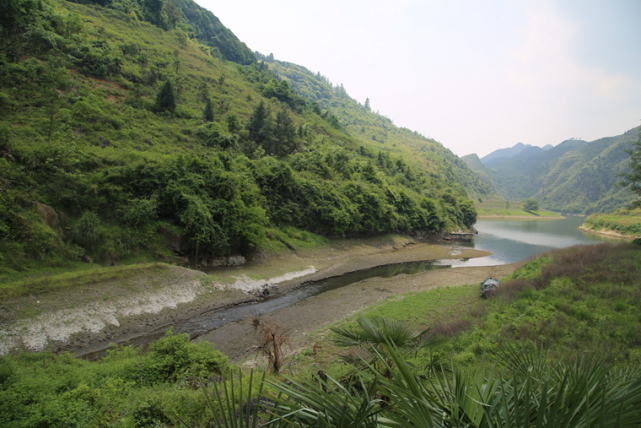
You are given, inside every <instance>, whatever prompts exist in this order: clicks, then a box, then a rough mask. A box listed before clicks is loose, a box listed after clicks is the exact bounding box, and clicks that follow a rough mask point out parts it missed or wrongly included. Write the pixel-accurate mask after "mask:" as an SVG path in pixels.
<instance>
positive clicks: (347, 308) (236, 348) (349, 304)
mask: <svg viewBox="0 0 641 428" xmlns="http://www.w3.org/2000/svg"><path fill="white" fill-rule="evenodd" d="M522 265H523V262H520V263H512V264H509V265H502V266H488V267H466V268H454V269H439V270H433V271H427V272H424V273H419V274H414V275H399V276H396V277H393V278H372V279H368V280H365V281H361V282H358V283H355V284H352V285H349V286H346V287H343V288H340V289H338V290H334V291H330V292H327V293H324V294H321V295H319V296H316V297H312V298H310V299H307V300H305V301H303V302H301V303H298V304H296V305H293V306H290V307H288V308H285V309H281V310H279V311H275V312H272V313H271V314H270V317H272V318H273V319H274V320H275V321H276V322H277V323H279V324H281V325H283V326H285V327H287V328H290V329H291V330H290V336H291V338H292V339H293V341H294V343H295V345H294V348H296V347H298V346H297V345H296V342H297V341H300V340H303V339H304V335H305V334H307V333H310V332H312V331H314V330H317V329H320V328H323V327H326V326H329V325H331V324H333V323H335V322H336V321H339V320H341V319H343V318H346V317H348V316H350V315H352V314H354V313H356V312H359V311H361V310H363V309H365V308H367V307H369V306H371V305H373V304H375V303H378V302H380V301H382V300H384V299H386V298H387V297H388V296H391V295H395V294H401V293H407V292H411V291H425V290H429V289H434V288H436V287H451V286H458V285H464V284H470V283H472V284H473V283H480V282H481V281H482V280H484V279H485V278H487V277H488V276H495V277H499V278H500V277H504V276H506V275H509V274H510V273H512V272H513V271H515V270H516V269H518V268H519V267H521V266H522ZM197 341H210V342H213V343H215V344H216V346H217V347H218V349H220V350H221V351H222V352H224V353H225V354H226V355H228V356H229V357H230V359H232V360H233V361H243V360H247V359H250V358H253V357H255V356H256V351H255V350H254V349H253V348H252V347H253V346H254V345H256V344H257V337H256V332H255V329H254V327H253V326H252V325H251V319H249V318H248V319H247V320H245V321H243V322H239V323H232V324H228V325H226V326H224V327H222V328H220V329H218V330H214V331H212V332H210V333H208V334H206V335H204V336H201V337H199V338H198V339H197Z"/></svg>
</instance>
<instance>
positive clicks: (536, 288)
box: [295, 244, 641, 377]
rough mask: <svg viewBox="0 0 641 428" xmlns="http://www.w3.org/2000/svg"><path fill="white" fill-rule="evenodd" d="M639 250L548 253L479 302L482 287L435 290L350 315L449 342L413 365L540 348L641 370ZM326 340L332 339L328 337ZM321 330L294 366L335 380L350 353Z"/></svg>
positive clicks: (468, 361)
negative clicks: (510, 348) (425, 332)
mask: <svg viewBox="0 0 641 428" xmlns="http://www.w3.org/2000/svg"><path fill="white" fill-rule="evenodd" d="M639 278H641V248H640V247H639V246H636V245H632V244H621V245H617V246H613V245H609V244H601V245H596V246H582V247H573V248H569V249H564V250H558V251H553V252H551V253H549V254H546V255H544V257H540V258H537V259H535V260H533V261H531V262H528V263H527V264H525V265H524V266H523V267H522V268H520V269H519V270H517V271H516V272H514V273H513V274H512V275H510V276H508V277H506V278H502V285H501V287H500V289H499V292H498V293H497V294H496V295H494V296H493V297H491V298H489V299H481V298H480V295H479V293H480V289H479V284H469V285H464V286H460V287H448V288H437V289H434V290H431V291H424V292H419V293H408V294H404V295H401V296H396V297H394V298H390V299H387V300H385V301H384V302H381V303H380V304H378V305H376V306H374V307H372V308H369V309H367V310H366V311H364V312H362V313H359V314H355V315H353V316H352V317H350V318H348V319H347V320H345V321H342V322H340V323H338V324H337V325H341V326H342V324H343V323H347V325H350V324H352V323H354V320H355V318H356V317H357V316H358V315H366V316H384V317H388V318H390V319H393V320H398V321H403V322H405V323H407V324H408V325H410V326H413V327H415V328H416V329H424V328H426V327H434V330H433V332H434V333H436V334H438V335H441V336H444V337H445V338H447V339H448V341H447V343H446V344H444V345H442V346H440V347H438V348H436V349H433V350H432V352H426V353H422V354H421V353H419V354H418V356H417V358H416V360H415V361H414V363H415V364H417V365H425V364H427V363H429V361H431V360H432V359H435V358H436V359H439V360H441V361H444V362H447V361H449V360H453V361H455V362H456V363H459V364H463V365H467V364H472V365H477V364H480V361H481V359H482V357H483V355H486V354H491V355H495V354H498V353H499V352H500V349H501V347H502V346H505V345H510V344H511V345H514V344H520V345H524V346H543V347H544V348H545V349H546V350H549V351H550V355H551V357H552V358H554V359H566V360H567V359H572V358H574V357H576V356H580V355H584V354H585V353H586V352H593V353H596V354H597V355H598V356H599V357H601V358H602V359H604V360H605V361H606V362H607V363H609V364H614V365H618V366H620V367H625V366H628V365H630V364H641V316H639V315H638V314H639V311H640V309H641V289H639V287H638V282H639ZM329 337H331V336H329ZM327 339H328V336H327V335H326V333H325V330H323V331H320V332H316V333H314V334H312V335H311V336H310V340H311V342H312V343H313V342H314V341H315V342H316V343H317V344H318V343H320V344H321V345H319V347H315V348H313V349H311V350H308V351H306V352H303V353H302V354H301V355H299V356H298V357H297V358H296V359H295V365H296V367H297V369H296V370H297V372H302V373H306V374H307V375H311V373H314V372H315V371H317V370H323V371H325V372H326V373H328V374H330V375H332V376H337V377H340V376H341V375H343V374H344V373H345V370H346V369H345V367H344V366H343V365H342V362H341V360H340V358H339V357H337V355H340V354H345V353H354V352H356V350H355V349H351V350H345V349H341V348H338V347H336V346H334V345H333V344H331V343H329V341H328V340H327Z"/></svg>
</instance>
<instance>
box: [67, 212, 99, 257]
mask: <svg viewBox="0 0 641 428" xmlns="http://www.w3.org/2000/svg"><path fill="white" fill-rule="evenodd" d="M101 236H102V230H101V223H100V218H98V215H97V214H96V213H94V212H92V211H85V213H84V214H83V215H82V217H80V219H79V220H78V221H77V222H76V224H75V226H74V230H73V240H74V241H75V242H76V243H78V244H79V245H81V246H83V247H85V248H90V249H93V247H94V245H95V244H97V243H98V241H99V240H100V238H101Z"/></svg>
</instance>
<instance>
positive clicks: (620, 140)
mask: <svg viewBox="0 0 641 428" xmlns="http://www.w3.org/2000/svg"><path fill="white" fill-rule="evenodd" d="M638 132H639V128H634V129H631V130H629V131H627V132H625V133H624V134H622V135H619V136H616V137H607V138H601V139H599V140H596V141H592V142H585V141H580V140H568V141H564V142H562V143H561V144H559V145H557V146H556V147H554V148H552V149H549V150H543V149H541V148H538V147H531V148H526V149H524V150H523V151H521V152H520V153H518V154H517V155H515V156H514V157H512V158H510V159H509V160H504V161H503V162H502V163H500V164H498V165H496V166H495V167H489V165H490V164H488V165H483V164H481V163H479V162H477V159H478V157H476V156H474V157H472V156H471V155H468V156H465V157H464V158H463V159H464V160H465V161H466V162H467V164H468V166H469V167H470V168H471V169H472V170H473V171H475V172H476V173H477V174H479V177H484V179H485V181H486V182H487V177H488V176H489V177H490V178H491V180H492V183H493V184H494V185H495V186H496V189H497V193H498V195H499V196H501V197H503V198H505V199H506V200H509V201H520V200H524V199H527V198H531V197H534V198H536V199H537V200H538V201H539V202H540V204H541V207H542V208H544V209H549V210H553V211H557V212H564V213H573V214H591V213H595V212H613V211H616V210H617V209H619V208H623V207H625V206H627V205H629V204H630V203H631V202H632V201H633V200H634V193H633V192H632V191H630V190H629V189H627V188H622V187H616V186H615V184H616V183H617V182H619V181H620V179H621V178H620V174H622V173H625V172H627V171H629V165H630V156H629V155H628V153H626V151H627V150H629V149H631V148H632V145H633V143H634V141H636V140H637V139H638ZM537 149H538V150H537ZM474 158H476V159H474Z"/></svg>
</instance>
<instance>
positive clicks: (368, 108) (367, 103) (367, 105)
mask: <svg viewBox="0 0 641 428" xmlns="http://www.w3.org/2000/svg"><path fill="white" fill-rule="evenodd" d="M371 109H372V108H371V107H370V105H369V98H367V99H366V100H365V110H367V111H370V110H371Z"/></svg>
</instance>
